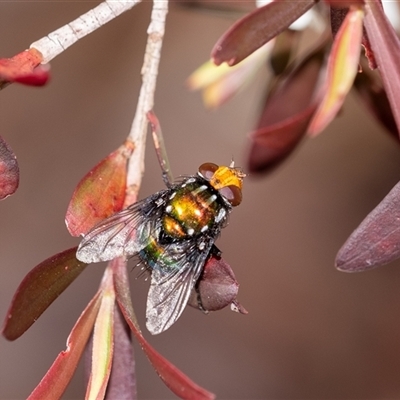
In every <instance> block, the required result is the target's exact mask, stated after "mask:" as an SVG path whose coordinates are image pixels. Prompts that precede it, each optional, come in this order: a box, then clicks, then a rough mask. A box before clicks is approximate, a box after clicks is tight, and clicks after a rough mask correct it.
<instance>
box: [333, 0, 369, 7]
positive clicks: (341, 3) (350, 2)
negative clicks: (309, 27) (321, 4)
mask: <svg viewBox="0 0 400 400" xmlns="http://www.w3.org/2000/svg"><path fill="white" fill-rule="evenodd" d="M325 3H327V4H329V5H330V6H331V7H337V8H348V7H351V6H357V5H363V4H364V3H365V1H364V0H325Z"/></svg>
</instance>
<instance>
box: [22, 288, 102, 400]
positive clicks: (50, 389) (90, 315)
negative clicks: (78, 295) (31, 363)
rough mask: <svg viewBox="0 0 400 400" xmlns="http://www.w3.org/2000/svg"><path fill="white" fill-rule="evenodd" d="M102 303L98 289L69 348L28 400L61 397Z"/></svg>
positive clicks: (70, 338)
mask: <svg viewBox="0 0 400 400" xmlns="http://www.w3.org/2000/svg"><path fill="white" fill-rule="evenodd" d="M100 304H101V291H98V292H97V293H96V295H95V296H94V297H93V299H92V300H91V301H90V303H89V304H88V306H87V307H86V308H85V310H84V311H83V313H82V314H81V316H80V317H79V319H78V321H77V322H76V324H75V326H74V327H73V328H72V331H71V333H70V334H69V336H68V339H67V348H66V350H65V351H62V352H61V353H59V354H58V356H57V358H56V359H55V361H54V363H53V365H52V366H51V367H50V369H49V370H48V371H47V373H46V375H45V376H44V377H43V378H42V380H41V381H40V383H39V384H38V385H37V386H36V388H35V389H34V390H33V392H32V393H31V394H30V396H29V397H28V400H43V399H46V400H52V399H54V400H56V399H60V398H61V396H62V394H63V393H64V391H65V389H66V388H67V386H68V384H69V382H70V380H71V378H72V376H73V374H74V372H75V370H76V367H77V365H78V362H79V360H80V358H81V356H82V353H83V351H84V349H85V346H86V343H87V341H88V339H89V336H90V334H91V332H92V329H93V325H94V321H95V319H96V317H97V313H98V310H99V308H100Z"/></svg>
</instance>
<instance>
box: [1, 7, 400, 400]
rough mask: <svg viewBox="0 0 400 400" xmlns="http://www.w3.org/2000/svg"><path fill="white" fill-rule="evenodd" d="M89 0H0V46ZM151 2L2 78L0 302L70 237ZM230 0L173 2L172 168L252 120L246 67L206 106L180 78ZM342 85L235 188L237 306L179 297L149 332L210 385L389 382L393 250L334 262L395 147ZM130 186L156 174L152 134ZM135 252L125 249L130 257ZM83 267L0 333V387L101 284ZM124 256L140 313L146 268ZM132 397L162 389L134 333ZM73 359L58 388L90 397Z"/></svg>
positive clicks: (123, 131)
mask: <svg viewBox="0 0 400 400" xmlns="http://www.w3.org/2000/svg"><path fill="white" fill-rule="evenodd" d="M95 4H96V3H94V2H84V1H78V2H77V1H71V2H69V1H54V0H52V1H42V2H36V1H26V2H2V3H1V5H0V38H1V39H0V56H1V57H11V56H13V55H14V54H16V53H18V52H20V51H22V50H24V49H25V48H27V47H29V45H30V43H32V42H33V41H35V40H37V39H39V38H40V37H42V36H44V35H46V34H47V33H49V32H51V31H53V30H54V29H56V28H58V27H60V26H61V25H63V24H65V23H67V22H69V21H71V20H73V19H75V18H77V17H78V16H79V15H80V14H82V13H83V12H86V11H88V10H89V9H90V8H92V7H93V6H94V5H95ZM150 10H151V4H150V3H148V2H145V3H143V4H139V5H138V6H136V7H135V8H134V9H132V10H131V11H130V12H128V13H126V14H124V15H122V16H120V17H119V18H117V19H115V20H114V21H112V22H110V23H109V24H107V25H106V26H104V27H103V28H102V29H100V30H98V31H96V32H95V33H93V34H91V35H90V36H88V37H86V38H85V39H83V40H81V41H80V42H79V43H77V44H76V45H74V46H73V47H71V48H70V49H69V50H68V51H65V52H64V53H63V54H62V55H61V56H59V57H57V58H56V59H55V60H54V61H53V62H52V63H51V67H52V80H51V82H50V84H49V85H48V86H46V87H44V88H42V89H37V88H29V87H24V86H20V85H11V86H10V87H8V88H6V90H4V91H2V93H1V94H0V134H1V135H2V136H3V137H4V138H5V139H6V140H7V142H8V143H9V144H10V145H11V147H12V148H13V150H14V152H15V153H16V155H17V157H18V161H19V165H20V169H21V180H20V188H19V190H18V191H17V193H16V194H15V195H13V196H11V197H9V198H7V199H6V200H4V201H2V202H1V204H0V221H1V223H0V225H1V229H0V254H1V258H0V271H1V278H0V317H1V318H4V317H5V314H6V311H7V308H8V306H9V303H10V301H11V299H12V296H13V293H14V291H15V290H16V288H17V286H18V284H19V283H20V282H21V280H22V279H23V277H24V276H25V275H26V274H27V273H28V272H29V270H30V269H31V268H33V267H34V266H35V265H37V264H38V263H39V262H41V261H43V260H44V259H46V258H47V257H49V256H51V255H53V254H55V253H58V252H60V251H62V250H65V249H67V248H69V247H72V246H75V245H77V244H78V239H76V238H71V237H70V236H69V234H68V232H67V230H66V228H65V225H64V215H65V211H66V208H67V205H68V202H69V200H70V196H71V194H72V192H73V190H74V188H75V186H76V184H77V183H78V181H79V180H80V179H81V178H82V177H83V176H84V174H86V173H87V171H88V170H89V169H90V168H91V167H93V166H94V165H95V164H96V163H97V162H98V161H100V160H101V159H102V158H103V157H105V156H106V155H107V154H108V153H110V152H111V151H112V150H114V149H116V148H117V147H118V146H119V145H120V143H121V142H122V141H123V140H124V139H125V137H126V135H127V133H128V132H129V129H130V125H131V121H132V118H133V113H134V110H135V107H136V99H137V95H138V92H139V85H140V68H141V65H142V61H143V50H144V46H145V40H146V29H147V26H148V22H149V16H150ZM233 21H234V19H233V18H232V17H227V16H226V15H218V14H215V13H205V12H198V11H194V10H190V9H187V8H183V7H180V6H179V5H177V4H175V5H173V6H172V7H171V9H170V12H169V15H168V21H167V29H166V37H165V42H164V47H163V53H162V59H161V66H160V75H159V80H158V86H157V92H156V106H155V111H156V113H157V115H158V117H159V119H160V121H161V124H162V128H163V132H164V135H165V140H166V145H167V148H168V151H169V156H170V161H171V165H172V169H173V172H174V173H175V175H176V176H177V175H180V174H191V173H195V172H196V171H197V168H198V166H199V165H200V164H201V163H203V162H206V161H211V162H215V163H217V164H226V163H228V162H229V161H230V160H231V158H232V157H234V159H235V161H236V162H237V164H238V165H244V162H245V155H246V132H248V131H250V130H251V129H252V128H253V127H254V125H255V122H256V119H257V116H258V113H259V104H260V99H261V97H262V89H263V82H262V80H258V81H257V82H255V83H254V84H253V85H252V86H251V87H249V88H248V89H247V90H246V91H243V92H242V93H240V94H239V95H238V96H237V97H235V98H234V99H233V100H232V101H231V102H230V103H228V104H227V105H226V106H224V107H223V108H221V109H220V110H218V111H216V112H210V111H206V110H205V109H204V107H203V105H202V102H201V98H200V95H199V94H198V93H190V92H189V91H188V90H187V89H186V87H185V80H186V78H187V77H188V76H189V74H190V73H191V72H192V71H193V70H194V69H195V68H197V66H199V65H200V64H201V63H202V62H204V61H205V60H206V59H208V57H209V54H210V50H211V48H212V46H213V45H214V43H215V41H216V40H217V39H218V37H219V36H220V35H221V34H222V33H223V32H224V31H225V30H226V29H227V28H228V27H229V26H230V25H231V23H232V22H233ZM357 100H358V99H357V97H356V96H354V95H350V96H349V98H348V99H347V101H346V104H345V107H344V109H343V111H342V112H341V114H340V116H339V117H338V118H337V119H336V120H335V121H334V122H333V123H332V124H331V125H330V126H329V128H328V129H327V130H326V131H325V132H324V133H323V134H322V135H321V136H319V137H317V138H316V139H312V140H305V141H304V142H303V144H302V146H300V149H299V150H298V151H296V152H295V154H293V155H292V156H291V157H290V158H289V160H288V161H287V162H286V163H284V165H282V166H281V167H280V168H279V169H277V170H276V171H274V172H273V173H272V174H270V175H268V176H265V177H261V178H260V177H253V176H249V177H248V178H246V181H245V184H244V201H243V203H242V205H241V206H240V207H238V208H237V209H235V210H234V212H233V213H232V217H231V220H230V224H229V227H228V228H226V229H225V230H224V231H223V234H222V237H221V238H220V239H219V240H218V242H217V245H218V247H219V248H220V249H221V250H222V251H223V255H224V259H225V260H226V261H227V262H229V263H230V265H231V266H232V268H233V269H234V271H235V273H236V277H237V279H238V281H239V282H240V284H241V286H240V291H239V301H240V302H241V303H242V304H243V305H244V306H245V307H246V308H247V310H248V311H249V314H248V315H246V316H244V315H239V314H236V313H233V312H231V311H230V310H228V309H225V310H222V311H220V312H217V313H212V314H210V315H208V316H205V315H203V314H202V313H200V312H199V311H197V310H195V309H192V308H190V309H187V310H186V311H185V313H184V314H183V316H182V317H181V318H180V320H179V321H178V322H177V323H176V324H175V325H174V326H173V327H172V328H171V329H169V330H168V331H167V332H165V333H163V334H162V335H160V336H157V337H151V335H150V334H147V335H146V336H147V338H148V339H149V341H150V342H151V344H152V345H153V346H154V347H155V348H156V349H157V350H158V351H159V352H160V353H161V354H163V355H164V356H165V357H167V358H168V359H169V360H170V361H172V362H173V363H174V364H176V365H177V366H178V367H179V368H181V369H182V371H184V372H185V373H186V374H188V375H189V377H190V378H192V379H193V380H194V381H196V382H197V383H198V384H200V385H202V386H204V387H205V388H207V389H208V390H210V391H212V392H214V393H216V394H217V396H218V398H220V399H349V398H352V399H367V398H368V399H386V398H387V399H389V398H391V399H393V398H400V380H399V375H400V290H399V286H400V263H399V262H396V263H392V264H391V265H389V266H386V267H381V268H379V269H376V270H373V271H370V272H365V273H361V274H345V273H342V272H338V271H337V270H336V269H335V268H334V259H335V255H336V253H337V251H338V250H339V248H340V247H341V245H342V244H343V243H344V241H345V240H346V238H347V237H348V235H349V234H350V233H351V232H352V230H353V229H355V228H356V226H357V225H358V224H359V223H360V222H361V221H362V219H363V218H364V217H365V216H366V215H367V213H368V212H369V211H371V210H372V209H373V208H374V207H375V206H376V205H377V204H378V203H379V201H380V200H381V199H382V198H383V197H384V196H385V195H386V194H387V193H388V192H389V190H390V189H391V188H392V187H393V186H394V184H395V183H396V182H397V181H399V179H400V169H399V159H400V148H399V145H398V144H397V142H395V141H394V140H393V139H392V138H391V137H389V135H388V134H387V133H386V132H383V131H382V129H381V128H380V126H378V125H377V123H376V122H375V121H374V120H373V119H372V117H371V116H369V115H368V114H367V113H366V112H365V110H364V109H363V108H362V107H361V105H360V104H359V103H357ZM148 144H149V146H148V151H147V158H146V174H145V178H144V181H143V186H142V190H141V197H144V196H147V195H149V194H151V193H154V192H156V191H158V190H160V189H162V188H163V183H162V180H161V175H160V169H159V166H158V164H157V161H156V158H155V155H154V150H153V149H152V146H151V143H150V142H149V143H148ZM131 264H132V266H133V265H134V263H131ZM103 270H104V265H101V264H98V265H92V266H89V267H88V268H87V269H86V270H85V271H84V273H83V274H82V275H81V276H80V277H79V279H77V280H76V281H75V282H74V283H73V284H72V285H71V287H70V288H68V290H67V291H66V292H65V293H63V294H62V295H61V296H60V298H59V299H57V301H56V302H55V303H54V304H53V305H52V306H51V307H50V309H49V310H47V311H46V312H45V314H44V315H43V316H42V317H41V318H40V319H39V320H38V321H37V322H36V323H35V324H34V325H33V326H32V328H31V329H30V330H29V331H27V332H26V333H25V334H24V335H23V336H22V337H21V338H20V339H18V340H17V341H15V342H7V341H6V340H5V339H4V338H2V337H1V338H0V398H1V399H23V398H26V397H27V396H28V395H29V393H30V392H31V390H32V389H33V388H34V387H35V386H36V385H37V383H38V382H39V381H40V379H41V377H42V376H43V375H44V373H45V372H46V371H47V369H48V368H49V366H50V365H51V363H52V362H53V360H54V358H55V357H56V356H57V354H58V353H59V352H60V351H61V350H63V349H64V348H65V342H66V339H67V336H68V334H69V331H70V329H71V328H72V326H73V325H74V323H75V321H76V319H77V318H78V316H79V315H80V313H81V311H82V310H83V308H84V307H85V305H86V304H87V302H88V301H89V300H90V298H91V297H92V296H93V294H94V293H95V291H96V290H97V287H98V285H99V280H100V278H101V275H102V272H103ZM135 277H136V273H135V271H133V272H132V273H131V278H132V293H133V301H134V305H135V307H136V312H137V315H138V318H139V322H140V323H141V325H142V326H143V327H144V322H145V318H144V315H145V298H146V295H147V289H148V283H147V282H145V281H144V280H143V279H135ZM135 352H136V363H137V376H138V394H139V398H140V399H170V398H171V399H172V398H174V396H173V395H172V394H171V393H170V392H169V390H168V389H167V388H166V387H165V386H164V385H163V384H162V382H161V381H160V380H159V379H158V377H157V375H156V374H155V372H154V371H153V370H152V368H151V366H150V364H149V363H148V361H147V359H146V358H145V356H144V355H143V353H142V352H141V350H140V348H139V346H137V345H136V344H135ZM84 387H85V385H84V380H83V373H82V366H81V367H80V369H79V371H78V372H77V373H76V376H75V377H74V379H73V381H72V383H71V385H70V386H69V388H68V390H67V392H66V393H65V395H64V398H65V399H80V398H83V396H84Z"/></svg>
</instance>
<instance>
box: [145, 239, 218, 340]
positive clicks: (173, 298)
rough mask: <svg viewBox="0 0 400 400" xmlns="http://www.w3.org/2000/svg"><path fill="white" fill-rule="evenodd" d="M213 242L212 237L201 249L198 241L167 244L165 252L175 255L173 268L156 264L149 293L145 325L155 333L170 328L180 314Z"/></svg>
mask: <svg viewBox="0 0 400 400" xmlns="http://www.w3.org/2000/svg"><path fill="white" fill-rule="evenodd" d="M212 244H213V240H209V242H208V244H206V245H205V247H204V248H203V250H202V251H200V250H199V249H198V246H197V244H194V245H193V244H191V245H189V246H184V245H179V247H178V248H175V245H174V244H171V245H170V246H166V248H165V252H166V254H173V259H174V265H173V268H167V270H166V268H165V266H163V265H157V264H156V265H155V266H154V267H153V270H152V273H151V284H150V289H149V293H148V296H147V306H146V318H147V320H146V327H147V329H148V330H149V331H150V333H152V334H153V335H156V334H158V333H161V332H163V331H165V330H166V329H168V328H169V327H170V326H171V325H173V324H174V323H175V321H176V320H177V319H178V318H179V317H180V315H181V314H182V312H183V310H184V309H185V307H186V304H187V302H188V299H189V296H190V293H191V291H192V289H193V287H194V285H195V284H196V282H197V280H198V278H199V275H200V273H201V271H202V269H203V266H204V263H205V261H206V258H207V256H208V253H209V251H210V248H211V246H212Z"/></svg>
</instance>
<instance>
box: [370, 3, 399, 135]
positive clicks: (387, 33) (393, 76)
mask: <svg viewBox="0 0 400 400" xmlns="http://www.w3.org/2000/svg"><path fill="white" fill-rule="evenodd" d="M365 10H366V15H365V19H364V26H365V29H366V30H367V34H368V38H369V40H370V43H371V47H372V50H373V52H374V55H375V60H376V63H377V65H378V67H379V71H380V73H381V76H382V81H383V86H384V88H385V91H386V94H387V96H388V98H389V102H390V105H391V108H392V111H393V115H394V118H395V121H396V123H397V127H398V128H399V127H400V91H399V90H398V88H399V87H400V68H399V66H400V41H399V39H398V37H397V35H396V32H395V31H394V29H393V27H392V25H391V24H390V22H389V21H388V19H387V18H386V16H385V13H384V12H383V8H382V5H381V3H380V1H379V0H370V1H368V2H367V3H366V4H365Z"/></svg>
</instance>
